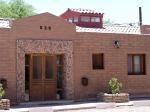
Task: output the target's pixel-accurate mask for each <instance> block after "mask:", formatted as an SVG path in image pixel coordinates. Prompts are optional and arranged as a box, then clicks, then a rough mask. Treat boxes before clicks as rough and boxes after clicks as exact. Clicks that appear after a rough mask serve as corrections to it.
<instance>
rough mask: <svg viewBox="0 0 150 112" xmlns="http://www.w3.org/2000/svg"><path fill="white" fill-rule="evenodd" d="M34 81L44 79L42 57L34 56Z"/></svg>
mask: <svg viewBox="0 0 150 112" xmlns="http://www.w3.org/2000/svg"><path fill="white" fill-rule="evenodd" d="M33 79H42V57H41V56H33Z"/></svg>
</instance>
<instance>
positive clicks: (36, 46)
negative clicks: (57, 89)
mask: <svg viewBox="0 0 150 112" xmlns="http://www.w3.org/2000/svg"><path fill="white" fill-rule="evenodd" d="M26 53H49V54H64V81H63V83H64V84H63V85H64V94H65V98H66V99H73V95H74V86H73V42H72V41H55V40H17V100H18V102H20V101H24V97H25V68H24V67H25V54H26Z"/></svg>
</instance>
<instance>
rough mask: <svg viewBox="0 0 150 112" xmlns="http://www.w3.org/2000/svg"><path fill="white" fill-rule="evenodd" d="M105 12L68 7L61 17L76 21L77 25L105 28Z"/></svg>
mask: <svg viewBox="0 0 150 112" xmlns="http://www.w3.org/2000/svg"><path fill="white" fill-rule="evenodd" d="M103 14H104V13H101V12H96V11H94V10H90V9H71V8H68V10H67V11H65V12H64V13H63V14H61V15H60V17H62V18H63V19H65V20H66V21H68V22H71V23H75V24H76V25H77V26H81V27H87V28H103Z"/></svg>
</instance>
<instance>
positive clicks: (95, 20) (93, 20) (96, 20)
mask: <svg viewBox="0 0 150 112" xmlns="http://www.w3.org/2000/svg"><path fill="white" fill-rule="evenodd" d="M91 22H100V18H99V17H92V18H91Z"/></svg>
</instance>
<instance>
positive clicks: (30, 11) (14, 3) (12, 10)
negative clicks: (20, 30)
mask: <svg viewBox="0 0 150 112" xmlns="http://www.w3.org/2000/svg"><path fill="white" fill-rule="evenodd" d="M34 14H35V9H34V8H33V6H32V5H29V4H27V3H25V2H24V1H23V0H10V1H9V2H6V1H4V0H0V17H1V18H14V19H18V18H23V17H27V16H31V15H34Z"/></svg>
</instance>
